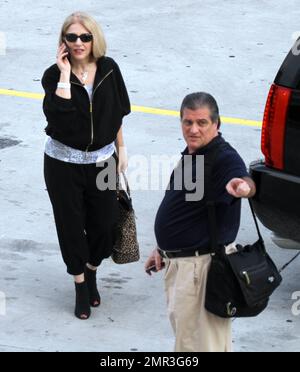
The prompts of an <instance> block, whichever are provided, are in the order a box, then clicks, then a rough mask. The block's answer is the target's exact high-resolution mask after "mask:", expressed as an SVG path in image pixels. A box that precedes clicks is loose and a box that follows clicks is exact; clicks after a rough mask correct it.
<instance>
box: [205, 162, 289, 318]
mask: <svg viewBox="0 0 300 372" xmlns="http://www.w3.org/2000/svg"><path fill="white" fill-rule="evenodd" d="M214 158H215V156H213V159H212V162H211V163H208V164H207V166H206V167H205V171H206V173H205V177H206V181H207V182H206V183H205V186H206V187H208V188H207V189H206V190H207V191H208V192H207V194H206V195H207V203H206V205H207V209H208V219H209V228H210V237H211V255H212V262H211V267H210V270H209V273H208V278H207V286H206V299H205V307H206V309H207V310H208V311H209V312H211V313H213V314H215V315H218V316H220V317H222V318H232V317H235V318H242V317H254V316H257V315H258V314H260V313H261V312H262V311H263V310H265V308H266V307H267V305H268V302H269V297H270V296H271V294H272V293H273V291H274V290H275V289H276V288H277V287H278V286H279V285H280V283H281V281H282V278H281V275H280V274H279V272H278V270H277V268H276V266H275V264H274V262H273V261H272V259H271V258H270V256H269V255H268V253H267V251H266V248H265V244H264V241H263V238H262V236H261V233H260V230H259V226H258V223H257V219H256V216H255V214H254V211H253V206H252V204H251V201H250V200H249V204H250V208H251V212H252V215H253V218H254V222H255V226H256V230H257V233H258V237H259V239H258V241H257V242H256V243H254V244H252V245H247V246H241V245H237V252H236V253H233V254H230V255H226V251H225V247H224V246H220V245H218V229H217V220H216V207H215V203H214V200H212V198H211V197H210V194H211V193H212V191H211V190H212V188H211V187H212V179H211V176H212V167H213V161H214Z"/></svg>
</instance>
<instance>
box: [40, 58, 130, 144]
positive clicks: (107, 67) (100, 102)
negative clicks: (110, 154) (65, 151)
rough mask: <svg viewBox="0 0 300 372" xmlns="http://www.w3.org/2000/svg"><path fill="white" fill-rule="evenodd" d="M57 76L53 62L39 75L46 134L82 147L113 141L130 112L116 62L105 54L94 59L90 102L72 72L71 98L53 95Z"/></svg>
mask: <svg viewBox="0 0 300 372" xmlns="http://www.w3.org/2000/svg"><path fill="white" fill-rule="evenodd" d="M59 79H60V70H59V68H58V67H57V65H56V64H55V65H53V66H51V67H49V68H48V69H47V70H46V71H45V73H44V76H43V78H42V85H43V88H44V90H45V94H46V95H45V98H44V103H43V109H44V113H45V115H46V118H47V122H48V125H47V127H46V129H45V131H46V133H47V135H49V136H50V137H52V138H53V139H55V140H57V141H59V142H61V143H63V144H65V145H67V146H70V147H73V148H75V149H78V150H82V151H95V150H98V149H100V148H102V147H104V146H106V145H108V144H110V143H112V142H113V141H115V139H116V137H117V133H118V131H119V129H120V127H121V125H122V119H123V117H124V116H125V115H128V114H129V113H130V102H129V97H128V93H127V90H126V87H125V84H124V81H123V78H122V74H121V72H120V69H119V66H118V65H117V63H116V62H115V61H114V60H113V59H112V58H109V57H102V58H100V59H99V60H98V62H97V72H96V76H95V82H94V87H93V98H92V102H90V99H89V96H88V93H87V91H86V90H85V88H84V86H83V85H82V84H81V82H80V81H79V80H78V78H77V77H76V76H75V75H74V74H73V73H72V74H71V79H70V81H71V96H72V98H71V99H65V98H61V97H59V96H57V95H56V94H55V92H56V89H57V83H58V81H59Z"/></svg>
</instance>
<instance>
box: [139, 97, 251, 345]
mask: <svg viewBox="0 0 300 372" xmlns="http://www.w3.org/2000/svg"><path fill="white" fill-rule="evenodd" d="M180 115H181V125H182V132H183V136H184V139H185V141H186V143H187V148H186V150H185V151H184V152H183V158H182V166H183V168H184V164H185V161H184V160H183V159H184V158H185V157H186V156H187V155H190V156H191V159H192V160H191V162H190V163H192V168H193V174H194V173H195V171H196V170H197V169H196V165H197V156H198V155H202V156H203V155H204V159H208V158H210V157H211V154H212V153H214V154H216V156H215V160H214V161H213V166H212V171H211V183H210V184H211V185H212V187H211V188H212V190H209V194H210V195H212V194H213V195H214V202H215V205H216V216H217V217H216V218H217V225H218V232H219V234H218V244H219V245H220V246H221V245H223V246H228V245H230V244H231V243H234V241H235V239H236V236H237V233H238V230H239V225H240V213H241V198H251V197H252V196H253V195H254V194H255V192H256V188H255V184H254V182H253V181H252V180H251V178H250V177H249V175H248V172H247V170H246V166H245V164H244V162H243V160H242V159H241V157H240V156H239V155H238V153H237V152H236V150H234V149H233V148H232V147H231V146H230V145H229V144H228V143H226V142H225V141H224V139H223V138H222V135H221V134H220V133H219V129H220V125H221V121H220V116H219V109H218V106H217V103H216V101H215V99H214V98H213V97H212V96H211V95H209V94H207V93H194V94H190V95H188V96H187V97H186V98H185V99H184V101H183V103H182V107H181V111H180ZM198 158H199V157H198ZM204 164H205V165H204V174H205V173H206V171H205V170H206V166H207V164H206V162H205V160H204ZM174 173H175V171H174V172H173V174H172V176H171V181H170V185H169V189H168V190H167V192H166V194H165V197H164V199H163V201H162V204H161V206H160V208H159V210H158V213H157V216H156V221H155V234H156V239H157V243H158V248H157V249H156V250H154V251H153V253H152V254H151V256H150V257H149V258H148V260H147V262H146V264H145V269H146V270H148V273H150V274H151V272H150V271H149V268H150V267H154V270H153V271H160V270H161V269H162V268H163V266H164V264H165V266H166V273H165V287H166V294H167V303H168V312H169V317H170V321H171V324H172V327H173V330H174V333H175V336H176V342H175V351H176V352H178V351H180V352H225V351H231V342H232V341H231V320H228V319H222V318H219V317H217V316H215V315H213V314H211V313H209V312H208V311H207V310H206V309H205V307H204V303H205V292H206V281H207V273H208V270H209V267H210V263H211V256H210V254H209V253H210V252H211V245H210V233H209V231H210V230H209V222H208V214H207V206H206V199H205V196H207V193H208V190H204V198H202V199H201V200H200V201H187V199H186V195H187V190H186V189H184V188H182V189H181V190H178V188H176V185H175V183H176V182H175V181H174V180H175V178H176V177H175V176H174ZM204 178H205V177H204ZM205 184H206V183H205ZM210 198H211V196H210Z"/></svg>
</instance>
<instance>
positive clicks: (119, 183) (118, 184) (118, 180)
mask: <svg viewBox="0 0 300 372" xmlns="http://www.w3.org/2000/svg"><path fill="white" fill-rule="evenodd" d="M121 177H123V180H124V183H125V187H126V190H124V189H123V188H122V184H121ZM116 189H117V194H118V195H119V193H120V191H125V192H126V193H127V195H128V197H129V199H131V196H130V187H129V183H128V179H127V177H126V175H125V173H124V172H121V173H117V185H116Z"/></svg>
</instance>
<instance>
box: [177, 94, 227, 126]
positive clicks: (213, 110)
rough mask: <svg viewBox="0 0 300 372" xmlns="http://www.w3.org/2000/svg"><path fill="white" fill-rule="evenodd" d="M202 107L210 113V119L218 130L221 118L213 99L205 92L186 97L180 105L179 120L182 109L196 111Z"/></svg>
mask: <svg viewBox="0 0 300 372" xmlns="http://www.w3.org/2000/svg"><path fill="white" fill-rule="evenodd" d="M202 107H207V108H208V109H209V111H210V119H211V121H212V122H213V123H217V124H218V129H219V128H220V126H221V118H220V114H219V107H218V104H217V101H216V100H215V99H214V97H213V96H212V95H211V94H209V93H205V92H198V93H192V94H189V95H187V96H186V97H185V98H184V100H183V102H182V105H181V109H180V118H181V119H182V118H183V111H184V109H189V110H197V109H199V108H202Z"/></svg>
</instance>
